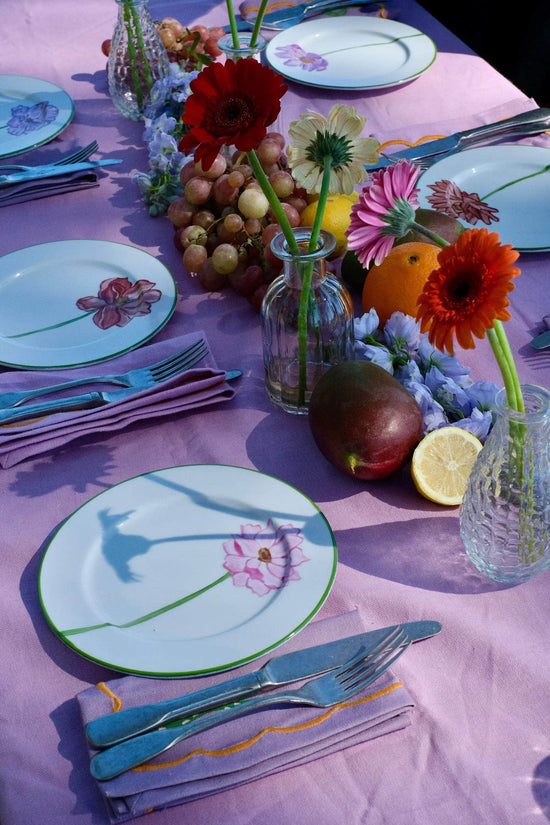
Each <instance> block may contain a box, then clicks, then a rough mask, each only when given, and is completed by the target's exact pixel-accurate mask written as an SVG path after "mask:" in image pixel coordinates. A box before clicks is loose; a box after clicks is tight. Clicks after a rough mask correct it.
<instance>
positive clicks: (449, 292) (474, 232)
mask: <svg viewBox="0 0 550 825" xmlns="http://www.w3.org/2000/svg"><path fill="white" fill-rule="evenodd" d="M518 256H519V253H518V252H517V251H516V250H515V249H514V248H513V247H512V246H511V245H509V244H505V245H502V244H501V243H500V238H499V235H498V233H497V232H489V231H488V230H487V229H486V228H485V227H484V228H483V229H467V230H466V231H465V232H463V233H462V235H460V237H459V238H458V240H457V241H456V242H455V243H454V244H452V245H450V246H445V247H443V249H442V250H441V252H440V253H439V255H438V263H439V269H436V270H434V272H432V274H431V275H430V277H429V278H428V281H427V282H426V284H425V286H424V290H423V292H422V294H421V296H420V298H419V299H418V312H417V313H416V318H417V320H420V321H421V329H422V331H423V332H425V331H426V330H428V332H429V336H428V337H429V340H430V343H432V344H434V346H436V347H437V348H438V349H440V350H447V352H450V353H451V355H452V354H453V337H454V336H455V335H456V340H457V341H458V343H459V344H460V346H461V347H464V349H472V348H473V347H475V342H474V339H473V337H472V336H473V335H475V336H476V337H477V338H483V337H484V336H485V333H486V331H487V330H488V329H491V328H492V327H493V326H494V324H495V321H496V320H498V321H508V320H509V319H510V317H511V316H510V313H509V312H508V310H507V309H506V307H507V306H509V304H510V301H509V300H508V298H507V295H508V293H509V292H511V291H512V290H513V289H514V285H513V284H512V283H511V281H512V278H515V277H516V276H517V275H519V274H520V270H519V269H518V268H517V267H515V266H512V264H513V263H514V261H515V260H517V258H518Z"/></svg>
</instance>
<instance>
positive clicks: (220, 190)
mask: <svg viewBox="0 0 550 825" xmlns="http://www.w3.org/2000/svg"><path fill="white" fill-rule="evenodd" d="M228 177H229V175H226V174H223V175H220V177H219V178H216V180H215V181H214V186H213V187H212V197H213V198H214V200H215V201H216V203H218V204H219V205H220V206H228V205H229V204H231V203H233V202H234V201H236V200H237V197H238V195H239V190H238V189H237V187H236V186H231V184H230V183H229V182H228V180H227V179H228Z"/></svg>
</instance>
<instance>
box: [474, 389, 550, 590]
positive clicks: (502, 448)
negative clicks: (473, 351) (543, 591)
mask: <svg viewBox="0 0 550 825" xmlns="http://www.w3.org/2000/svg"><path fill="white" fill-rule="evenodd" d="M522 391H523V396H524V402H525V410H526V411H525V412H524V413H519V412H516V411H515V410H513V409H511V408H510V407H509V406H508V404H507V403H506V394H505V392H504V390H501V392H500V393H499V395H498V396H497V417H496V421H495V424H494V427H493V429H492V430H491V433H490V434H489V437H488V438H487V441H486V442H485V445H484V446H483V449H482V450H481V451H480V453H479V455H478V457H477V460H476V463H475V464H474V467H473V469H472V472H471V474H470V478H469V479H468V485H467V488H466V493H465V495H464V499H463V502H462V507H461V510H460V535H461V538H462V541H463V542H464V546H465V549H466V552H467V554H468V556H469V557H470V559H471V560H472V562H473V563H474V564H475V566H476V567H477V568H478V570H480V571H481V572H482V573H484V574H485V575H487V576H489V577H490V578H491V579H494V580H496V581H501V582H509V583H519V582H524V581H527V580H528V579H530V578H531V577H532V576H534V575H535V574H536V573H540V572H542V571H543V570H546V568H547V567H549V566H550V393H549V392H548V390H546V389H544V388H543V387H537V386H534V385H531V384H525V385H523V386H522Z"/></svg>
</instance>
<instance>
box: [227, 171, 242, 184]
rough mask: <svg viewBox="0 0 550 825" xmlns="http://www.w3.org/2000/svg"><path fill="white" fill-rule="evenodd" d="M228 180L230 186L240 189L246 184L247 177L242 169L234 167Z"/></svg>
mask: <svg viewBox="0 0 550 825" xmlns="http://www.w3.org/2000/svg"><path fill="white" fill-rule="evenodd" d="M227 182H228V184H229V185H230V186H235V187H236V188H237V189H240V188H241V186H243V185H244V182H245V177H244V175H243V173H242V172H241V170H240V169H233V170H232V171H231V172H230V173H229V174H228V176H227Z"/></svg>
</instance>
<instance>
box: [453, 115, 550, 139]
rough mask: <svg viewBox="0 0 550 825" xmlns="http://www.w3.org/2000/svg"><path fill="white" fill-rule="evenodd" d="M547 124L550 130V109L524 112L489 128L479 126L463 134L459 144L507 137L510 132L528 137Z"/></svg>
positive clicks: (492, 124)
mask: <svg viewBox="0 0 550 825" xmlns="http://www.w3.org/2000/svg"><path fill="white" fill-rule="evenodd" d="M545 123H547V125H548V128H549V129H550V109H534V110H533V109H532V110H531V111H529V112H523V114H521V115H515V116H514V117H509V118H506V119H505V120H499V121H498V122H497V123H491V124H490V125H488V126H477V127H476V128H475V129H471V130H470V131H469V132H463V133H462V134H461V136H460V139H459V143H460V144H461V145H462V144H464V143H468V142H469V141H471V140H475V141H476V142H477V141H479V140H481V139H483V138H485V137H493V136H494V135H507V134H509V133H510V132H512V133H515V134H526V135H528V134H530V133H531V130H534V131H535V132H540V131H541V129H540V127H541V125H544V124H545Z"/></svg>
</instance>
